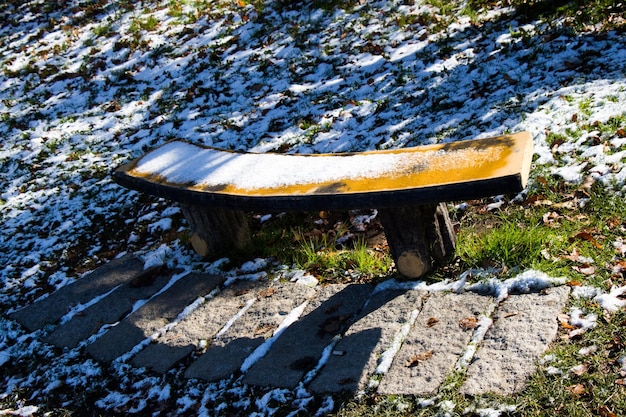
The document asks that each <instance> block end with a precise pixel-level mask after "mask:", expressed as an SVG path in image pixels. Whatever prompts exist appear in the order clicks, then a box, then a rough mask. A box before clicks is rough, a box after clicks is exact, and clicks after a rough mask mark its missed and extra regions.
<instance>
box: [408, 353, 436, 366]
mask: <svg viewBox="0 0 626 417" xmlns="http://www.w3.org/2000/svg"><path fill="white" fill-rule="evenodd" d="M432 357H433V351H432V350H429V351H428V352H423V353H418V354H417V355H413V356H412V357H411V358H410V359H409V360H408V361H406V363H405V364H404V366H406V367H407V368H411V367H413V366H417V365H418V364H419V363H420V362H424V361H427V360H428V359H430V358H432Z"/></svg>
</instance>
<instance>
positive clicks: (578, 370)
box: [571, 363, 589, 376]
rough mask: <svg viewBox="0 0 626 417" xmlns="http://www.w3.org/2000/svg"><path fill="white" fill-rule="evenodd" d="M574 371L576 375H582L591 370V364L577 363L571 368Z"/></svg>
mask: <svg viewBox="0 0 626 417" xmlns="http://www.w3.org/2000/svg"><path fill="white" fill-rule="evenodd" d="M571 371H572V373H573V374H574V375H576V376H581V375H584V374H586V373H587V371H589V366H587V365H585V364H584V363H583V364H580V365H576V366H574V367H573V368H572V369H571Z"/></svg>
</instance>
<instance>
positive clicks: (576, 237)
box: [569, 232, 602, 249]
mask: <svg viewBox="0 0 626 417" xmlns="http://www.w3.org/2000/svg"><path fill="white" fill-rule="evenodd" d="M574 240H586V241H587V242H589V243H591V244H592V245H593V246H595V247H596V248H598V249H602V245H601V244H600V243H598V241H597V240H596V238H594V237H593V236H592V235H591V233H588V232H580V233H577V234H576V235H574V236H573V237H571V238H570V239H569V241H570V243H571V242H573V241H574Z"/></svg>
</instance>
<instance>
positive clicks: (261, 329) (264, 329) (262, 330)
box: [254, 324, 274, 336]
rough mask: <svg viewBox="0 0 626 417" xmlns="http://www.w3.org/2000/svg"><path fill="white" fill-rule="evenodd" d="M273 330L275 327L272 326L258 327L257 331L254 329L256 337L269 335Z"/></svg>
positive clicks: (263, 325)
mask: <svg viewBox="0 0 626 417" xmlns="http://www.w3.org/2000/svg"><path fill="white" fill-rule="evenodd" d="M272 330H274V326H272V325H271V324H262V325H260V326H258V327H257V328H256V329H254V335H255V336H259V335H262V334H267V333H269V332H271V331H272Z"/></svg>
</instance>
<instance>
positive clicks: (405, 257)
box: [378, 203, 456, 278]
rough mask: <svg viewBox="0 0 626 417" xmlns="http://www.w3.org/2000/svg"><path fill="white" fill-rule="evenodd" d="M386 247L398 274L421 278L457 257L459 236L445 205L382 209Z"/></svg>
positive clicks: (379, 212) (380, 215)
mask: <svg viewBox="0 0 626 417" xmlns="http://www.w3.org/2000/svg"><path fill="white" fill-rule="evenodd" d="M378 216H379V217H380V221H381V223H382V225H383V228H384V231H385V235H386V236H387V243H388V244H389V250H390V252H391V255H392V257H393V259H394V260H395V262H396V267H397V268H398V271H399V272H400V273H401V274H402V275H404V276H406V277H407V278H419V277H421V276H423V275H425V274H426V273H428V272H430V271H432V270H433V269H435V268H437V267H439V266H443V265H445V264H446V263H447V262H448V261H449V260H450V259H452V257H453V256H454V250H455V248H456V236H455V234H454V230H453V227H452V222H451V221H450V217H449V216H448V209H447V207H446V206H445V204H443V203H440V204H424V205H419V206H414V207H399V208H395V209H380V210H379V211H378Z"/></svg>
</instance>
